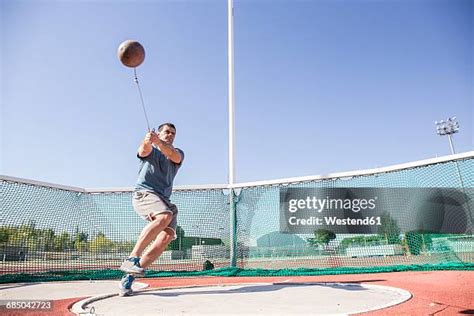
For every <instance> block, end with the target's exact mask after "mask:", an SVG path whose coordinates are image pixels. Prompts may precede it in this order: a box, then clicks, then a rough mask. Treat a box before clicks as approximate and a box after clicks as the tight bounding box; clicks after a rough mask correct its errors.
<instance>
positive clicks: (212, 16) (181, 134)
mask: <svg viewBox="0 0 474 316" xmlns="http://www.w3.org/2000/svg"><path fill="white" fill-rule="evenodd" d="M0 1H1V7H0V12H1V13H0V14H1V16H0V20H1V173H2V174H5V175H9V176H15V177H22V178H29V179H34V180H39V181H47V182H53V183H59V184H66V185H71V186H79V187H117V186H118V187H129V186H132V185H133V184H134V182H135V180H136V176H137V168H138V161H137V159H136V156H135V152H136V148H137V146H138V144H139V142H140V141H141V139H142V137H143V136H144V134H145V131H146V124H145V119H144V116H143V113H142V109H141V106H140V103H139V96H138V93H137V90H136V86H135V84H134V82H133V70H131V69H129V68H125V67H123V66H122V65H121V64H120V63H119V61H118V59H117V57H116V50H117V47H118V45H119V44H120V43H121V42H122V41H123V40H126V39H136V40H138V41H140V42H141V43H142V44H143V45H144V47H145V49H146V53H147V56H146V60H145V62H144V64H143V65H141V66H140V67H139V68H138V73H139V79H140V82H141V87H142V91H143V94H144V98H145V103H146V105H147V109H148V115H149V118H150V121H151V124H152V125H154V126H157V125H158V124H159V123H161V122H163V121H172V122H175V124H176V125H177V129H178V133H177V138H176V141H175V145H176V146H177V147H180V148H182V149H183V150H184V151H185V153H186V159H185V164H184V166H183V168H182V169H181V171H180V174H178V176H177V178H176V181H175V184H181V185H183V184H206V183H225V182H226V181H227V161H228V160H227V159H228V158H227V150H228V147H227V139H228V136H227V133H228V130H227V126H228V122H227V93H228V91H227V1H225V0H208V1H191V0H189V1H151V0H148V1H7V0H0ZM234 10H235V20H234V23H235V89H236V90H235V93H236V94H235V100H236V109H235V112H236V117H235V120H236V180H237V181H238V182H244V181H254V180H264V179H275V178H283V177H294V176H305V175H313V174H327V173H332V172H338V171H349V170H356V169H366V168H374V167H380V166H387V165H392V164H397V163H403V162H409V161H413V160H419V159H426V158H432V157H435V156H442V155H446V154H449V146H448V140H447V139H446V138H445V137H443V138H442V137H439V136H437V135H436V132H435V125H434V121H435V120H441V119H446V118H447V117H449V116H453V115H456V116H457V117H458V120H459V122H460V125H461V131H460V133H459V134H456V135H455V137H454V144H455V148H456V150H457V152H466V151H470V150H472V149H473V134H474V133H473V121H474V117H473V107H474V96H473V89H474V61H473V58H474V57H473V56H474V51H473V46H474V33H473V27H474V25H473V23H474V22H473V21H474V1H470V0H443V1H439V0H432V1H427V0H424V1H419V0H410V1H408V0H406V1H403V0H400V1H391V0H386V1H385V0H383V1H382V0H379V1H376V0H372V1H359V0H353V1H342V0H335V1H329V0H314V1H290V0H281V1H277V0H275V1H270V0H267V1H263V0H259V1H257V0H256V1H239V0H235V2H234Z"/></svg>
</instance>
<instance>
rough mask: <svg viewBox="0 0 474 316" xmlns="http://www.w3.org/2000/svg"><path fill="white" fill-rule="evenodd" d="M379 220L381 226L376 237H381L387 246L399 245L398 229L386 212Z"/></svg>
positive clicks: (394, 221) (395, 222)
mask: <svg viewBox="0 0 474 316" xmlns="http://www.w3.org/2000/svg"><path fill="white" fill-rule="evenodd" d="M380 219H381V224H382V225H380V227H379V228H378V232H377V233H378V235H380V236H383V237H384V238H385V239H386V240H387V243H388V244H399V243H400V227H398V223H397V221H396V220H395V219H394V218H393V217H391V216H390V214H389V213H387V212H386V213H384V214H382V216H381V218H380Z"/></svg>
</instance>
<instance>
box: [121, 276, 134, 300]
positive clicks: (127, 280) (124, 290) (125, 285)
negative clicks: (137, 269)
mask: <svg viewBox="0 0 474 316" xmlns="http://www.w3.org/2000/svg"><path fill="white" fill-rule="evenodd" d="M133 281H135V277H134V276H133V275H131V274H125V275H124V276H123V278H122V279H121V280H120V284H119V288H120V293H119V295H120V296H131V295H133V290H132V284H133Z"/></svg>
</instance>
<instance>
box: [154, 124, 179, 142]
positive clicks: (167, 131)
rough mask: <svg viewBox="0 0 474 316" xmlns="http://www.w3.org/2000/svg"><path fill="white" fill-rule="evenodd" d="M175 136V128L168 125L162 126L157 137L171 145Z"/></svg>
mask: <svg viewBox="0 0 474 316" xmlns="http://www.w3.org/2000/svg"><path fill="white" fill-rule="evenodd" d="M175 136H176V130H175V129H174V128H172V127H170V126H168V125H165V126H163V128H162V129H161V131H159V132H158V137H159V138H160V139H161V140H162V141H164V142H165V143H167V144H170V145H172V144H173V141H174V138H175Z"/></svg>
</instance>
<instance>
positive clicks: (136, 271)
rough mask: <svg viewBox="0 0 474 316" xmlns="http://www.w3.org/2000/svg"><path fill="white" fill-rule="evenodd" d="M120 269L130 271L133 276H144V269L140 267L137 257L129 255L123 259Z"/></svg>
mask: <svg viewBox="0 0 474 316" xmlns="http://www.w3.org/2000/svg"><path fill="white" fill-rule="evenodd" d="M120 270H122V271H123V272H125V273H130V274H133V275H135V276H144V275H145V269H143V268H142V267H140V258H138V257H130V258H128V259H125V261H124V262H123V263H122V265H121V266H120Z"/></svg>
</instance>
